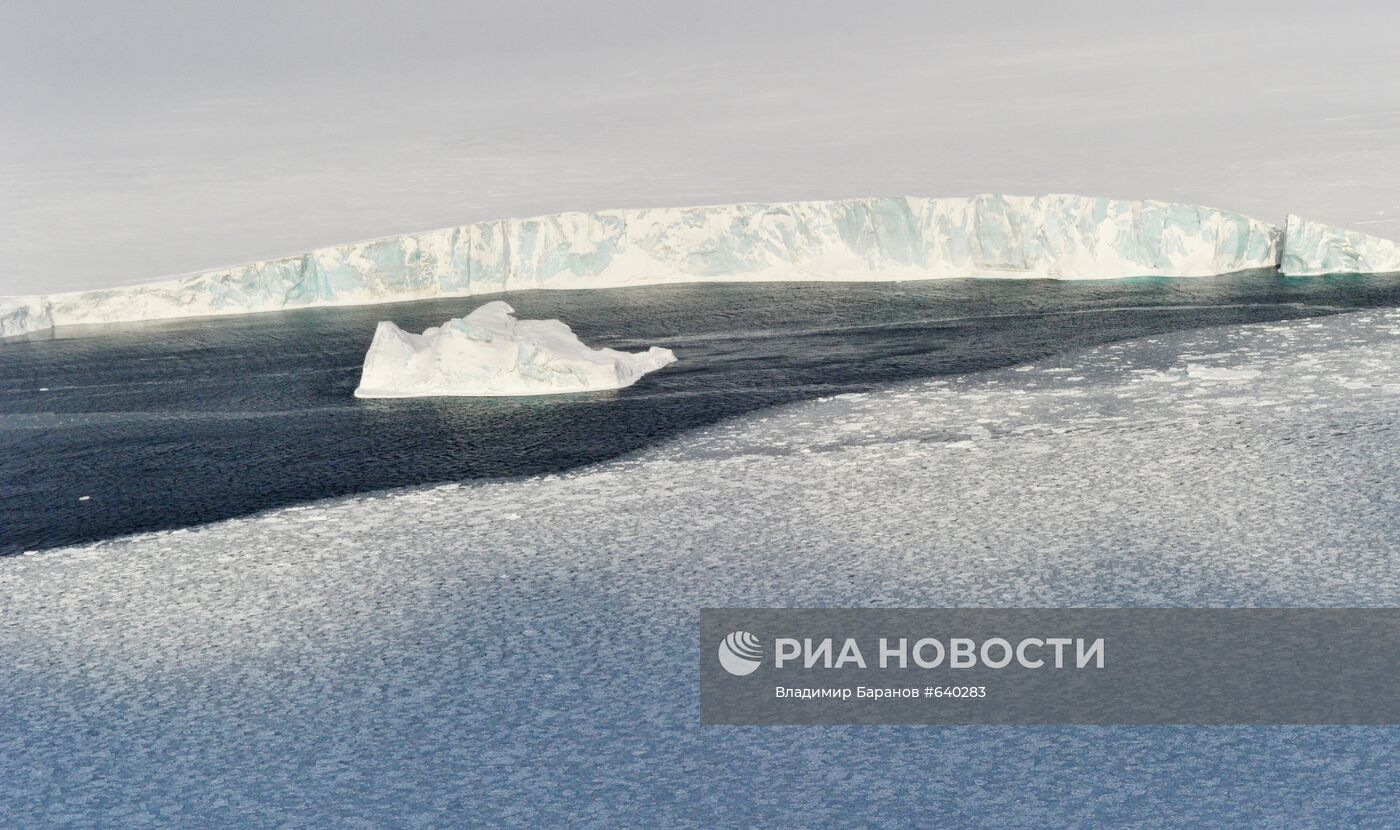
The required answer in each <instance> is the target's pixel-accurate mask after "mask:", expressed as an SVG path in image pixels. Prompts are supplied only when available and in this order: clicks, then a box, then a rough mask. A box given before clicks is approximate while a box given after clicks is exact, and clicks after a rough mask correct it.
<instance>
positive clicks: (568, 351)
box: [355, 300, 676, 398]
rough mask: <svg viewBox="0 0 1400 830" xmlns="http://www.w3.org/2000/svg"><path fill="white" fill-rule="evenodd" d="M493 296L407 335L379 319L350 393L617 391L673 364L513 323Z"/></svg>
mask: <svg viewBox="0 0 1400 830" xmlns="http://www.w3.org/2000/svg"><path fill="white" fill-rule="evenodd" d="M514 313H515V309H513V308H511V307H510V306H509V305H508V304H506V303H504V302H501V301H500V300H496V301H495V302H490V303H486V304H485V305H483V306H481V307H480V308H477V309H476V310H475V311H473V312H472V313H471V314H468V315H467V316H466V317H461V318H453V319H451V320H448V321H447V322H446V323H443V324H442V325H441V326H435V327H433V328H429V329H427V330H425V331H424V332H423V333H422V334H410V333H408V332H406V331H404V330H402V329H400V328H399V327H398V326H396V325H394V324H393V323H391V322H388V321H385V322H382V323H380V324H379V328H377V329H376V330H375V332H374V341H373V342H372V343H370V347H369V351H368V352H367V353H366V354H365V365H364V371H363V373H362V374H361V376H360V385H359V388H357V389H356V390H355V397H357V398H412V397H422V396H426V395H477V396H484V395H553V394H559V393H564V392H595V391H599V390H603V389H622V388H623V387H626V386H631V385H632V384H633V383H636V381H637V379H638V378H640V377H641V376H642V375H644V374H646V373H648V372H654V371H656V370H657V369H660V368H662V367H664V366H669V365H670V364H672V363H674V362H675V361H676V356H675V354H673V353H672V352H671V350H670V349H662V348H657V347H655V346H653V347H652V348H650V349H648V350H647V351H645V352H635V353H632V352H619V351H616V350H614V349H590V348H589V347H588V346H585V345H584V344H583V342H582V341H580V340H579V339H578V337H576V336H575V335H574V333H573V331H571V330H570V329H569V327H568V326H567V325H565V324H564V323H562V322H560V321H558V320H517V319H515V316H514Z"/></svg>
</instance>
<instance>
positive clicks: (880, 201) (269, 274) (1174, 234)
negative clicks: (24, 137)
mask: <svg viewBox="0 0 1400 830" xmlns="http://www.w3.org/2000/svg"><path fill="white" fill-rule="evenodd" d="M1279 239H1280V231H1279V229H1278V228H1277V227H1275V226H1273V225H1270V224H1267V223H1264V222H1259V221H1256V220H1253V219H1250V218H1248V217H1245V216H1241V215H1238V214H1234V213H1228V212H1225V211H1220V210H1215V209H1213V208H1208V207H1200V206H1196V205H1184V204H1172V203H1166V202H1153V201H1127V200H1120V199H1106V198H1093V197H1085V196H1071V195H1050V196H1035V197H1027V196H1003V195H982V196H975V197H971V198H945V199H929V198H921V197H881V198H871V199H847V200H840V201H823V202H789V203H783V204H738V205H721V206H713V207H696V208H664V209H652V210H614V211H600V212H596V213H561V214H556V215H553V216H545V217H540V218H535V219H507V220H501V221H494V222H481V223H477V224H472V225H463V226H459V227H455V228H445V229H442V230H435V231H427V232H424V233H414V234H405V235H403V236H396V237H387V238H384V239H376V240H371V241H368V242H356V243H352V244H348V245H337V246H334V247H330V248H322V249H319V250H316V251H312V252H311V253H307V254H302V255H299V256H292V257H284V258H281V259H274V260H267V261H263V262H254V263H250V264H247V265H240V266H236V267H232V268H222V269H218V270H213V271H206V272H203V273H199V274H193V275H189V276H184V277H178V278H175V279H170V280H165V281H162V282H155V283H149V284H145V285H136V286H128V287H122V288H113V289H106V290H97V291H84V292H77V293H67V294H53V295H49V296H47V297H32V298H25V299H21V300H12V301H9V304H8V305H0V334H4V335H11V334H21V333H24V332H26V331H35V330H39V329H43V328H48V327H50V326H55V325H70V324H78V323H107V322H119V321H128V320H147V319H158V318H168V317H187V316H203V315H222V314H245V313H250V312H259V311H273V310H277V309H284V308H300V307H306V306H318V305H355V304H368V303H378V302H387V301H393V300H409V299H419V298H424V297H451V296H466V295H471V294H485V293H491V292H497V291H504V290H510V289H527V288H591V287H604V286H619V285H633V284H643V283H663V282H691V281H705V280H715V281H720V280H899V279H930V278H939V277H1045V278H1057V279H1104V278H1114V277H1128V276H1151V275H1171V276H1209V275H1214V274H1221V273H1228V272H1232V271H1241V270H1246V269H1250V268H1272V267H1274V266H1275V265H1276V264H1277V262H1278V257H1279Z"/></svg>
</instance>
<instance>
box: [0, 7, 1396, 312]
mask: <svg viewBox="0 0 1400 830" xmlns="http://www.w3.org/2000/svg"><path fill="white" fill-rule="evenodd" d="M1145 5H1146V4H1129V3H1084V2H1078V3H1076V2H1069V3H1063V2H1062V3H1054V4H1041V3H1034V4H991V3H972V2H968V3H963V4H953V3H945V4H938V3H927V2H909V3H869V2H848V3H840V4H836V3H819V2H770V3H759V2H753V0H750V2H727V1H725V0H721V1H719V2H706V3H694V4H691V3H663V2H633V0H620V1H619V2H596V1H594V0H575V1H574V2H558V1H557V0H547V2H536V3H531V2H520V3H508V2H499V0H498V1H497V2H489V3H486V2H454V3H448V2H428V0H421V1H420V2H402V1H400V2H394V3H388V2H384V3H369V2H363V1H362V2H342V3H297V2H290V0H281V1H280V2H262V1H261V0H259V1H258V2H246V1H244V2H237V3H235V2H222V3H197V2H139V3H137V2H106V3H103V2H43V3H39V2H34V3H29V2H17V0H0V16H3V19H2V20H0V111H2V112H3V113H4V117H3V118H0V228H3V229H4V233H3V234H0V260H3V262H4V263H5V267H4V270H3V271H0V294H20V293H30V292H44V291H54V290H66V289H73V288H89V287H97V286H101V285H115V284H122V283H132V282H140V281H144V280H148V279H151V278H153V277H157V276H161V275H166V274H172V273H179V272H185V271H192V270H197V269H203V268H209V267H215V266H219V265H226V264H232V263H236V262H242V261H246V260H251V259H257V258H262V257H266V256H271V255H275V254H280V253H291V252H296V251H300V250H305V249H309V248H312V247H316V246H320V245H327V244H333V243H339V242H347V241H351V240H355V239H360V238H365V237H372V236H382V235H386V234H392V233H399V232H404V231H411V230H422V229H426V228H431V227H439V226H445V225H452V224H459V223H463V222H468V221H475V220H479V219H490V218H499V217H503V216H521V215H531V214H538V213H547V212H553V211H559V210H569V209H596V208H606V207H641V206H655V205H679V204H694V203H714V202H729V201H742V200H764V201H777V200H787V199H795V198H839V197H848V196H866V195H877V194H913V195H929V196H939V195H965V194H971V193H977V192H985V191H1001V192H1010V193H1040V192H1051V191H1069V192H1078V193H1088V194H1105V195H1112V196H1121V197H1130V198H1159V199H1171V200H1182V201H1192V202H1202V203H1206V204H1211V205H1215V206H1219V207H1224V208H1230V209H1235V210H1240V211H1243V212H1246V213H1250V214H1252V215H1255V216H1258V217H1260V218H1264V219H1272V220H1277V221H1281V220H1282V217H1283V214H1284V213H1285V212H1287V211H1292V212H1297V213H1301V214H1305V215H1308V216H1311V217H1313V218H1316V219H1319V220H1323V221H1329V222H1334V223H1338V224H1344V225H1348V226H1351V227H1355V228H1357V229H1358V230H1364V231H1367V232H1370V233H1375V234H1377V235H1382V236H1390V237H1392V238H1394V237H1400V57H1397V55H1400V51H1397V46H1396V35H1395V33H1396V32H1397V31H1400V4H1394V3H1390V2H1372V3H1358V4H1350V5H1348V4H1336V3H1333V4H1289V3H1286V2H1268V3H1263V2H1255V3H1229V4H1224V3H1171V4H1161V5H1160V6H1159V7H1156V8H1152V9H1145V8H1143V6H1145ZM1309 6H1312V8H1309Z"/></svg>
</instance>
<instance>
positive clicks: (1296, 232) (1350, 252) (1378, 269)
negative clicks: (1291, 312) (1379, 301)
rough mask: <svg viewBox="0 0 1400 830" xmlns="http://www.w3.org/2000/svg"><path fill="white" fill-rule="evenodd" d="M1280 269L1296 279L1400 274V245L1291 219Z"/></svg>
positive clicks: (1305, 220)
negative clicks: (1321, 275) (1325, 276)
mask: <svg viewBox="0 0 1400 830" xmlns="http://www.w3.org/2000/svg"><path fill="white" fill-rule="evenodd" d="M1279 269H1280V270H1281V271H1283V273H1285V274H1289V275H1294V276H1311V275H1315V274H1388V273H1391V272H1400V242H1392V241H1390V240H1389V239H1381V238H1380V237H1376V236H1370V235H1368V234H1364V233H1359V232H1357V231H1351V230H1347V229H1346V228H1335V227H1332V226H1331V225H1324V224H1322V223H1321V222H1310V221H1308V220H1307V219H1303V218H1302V217H1299V216H1292V215H1290V216H1289V217H1288V224H1287V226H1286V228H1285V231H1284V244H1283V257H1282V259H1281V260H1280V263H1279Z"/></svg>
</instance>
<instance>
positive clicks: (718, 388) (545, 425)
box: [0, 272, 1400, 554]
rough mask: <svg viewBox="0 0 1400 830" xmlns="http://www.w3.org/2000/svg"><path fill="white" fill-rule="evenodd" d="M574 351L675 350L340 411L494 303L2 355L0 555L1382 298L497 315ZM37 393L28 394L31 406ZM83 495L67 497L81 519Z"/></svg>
mask: <svg viewBox="0 0 1400 830" xmlns="http://www.w3.org/2000/svg"><path fill="white" fill-rule="evenodd" d="M503 296H504V297H505V299H507V300H509V302H510V303H511V304H512V305H514V306H515V308H516V311H517V312H518V314H519V316H521V317H522V318H559V319H562V320H564V321H565V322H567V323H569V324H570V325H572V326H573V327H574V330H575V331H576V332H578V333H579V335H580V336H581V337H582V338H583V340H584V342H586V343H589V344H590V345H594V346H613V347H616V348H624V349H640V348H645V347H646V346H651V345H659V346H666V347H668V348H671V349H674V350H675V352H676V355H677V357H678V358H679V362H678V363H676V364H675V365H673V366H671V367H669V368H667V369H664V370H662V371H661V372H658V373H656V374H653V375H650V376H648V377H646V378H643V379H642V381H640V382H639V383H638V384H637V385H636V386H633V387H631V388H629V389H625V390H622V391H620V392H606V393H593V394H586V395H573V396H552V397H538V398H490V399H486V398H434V399H410V400H378V401H362V400H356V399H355V398H353V397H352V396H351V391H352V390H353V389H354V387H355V386H356V384H357V382H358V380H359V368H360V363H361V361H362V360H363V357H364V352H365V349H366V348H367V347H368V345H369V341H370V338H371V336H372V334H373V332H374V327H375V323H376V322H377V321H379V320H383V319H392V320H394V321H395V322H396V323H398V324H399V325H401V326H403V327H404V328H406V329H413V330H422V329H423V328H426V327H427V326H430V325H437V324H440V323H442V322H443V321H444V320H446V319H447V318H448V317H454V316H461V315H462V314H464V313H465V312H467V311H468V310H470V309H472V308H474V307H475V306H476V305H478V304H480V303H482V302H485V301H486V300H487V299H494V298H481V297H474V298H467V299H450V300H425V301H420V302H412V303H399V304H394V305H381V306H369V307H357V308H326V309H306V310H299V311H289V312H280V313H275V314H260V315H250V316H243V317H225V318H210V319H190V320H177V321H165V322H153V323H142V324H123V325H119V326H104V327H80V328H72V329H66V330H60V331H58V332H56V333H54V334H53V335H46V336H39V337H31V338H28V339H22V340H18V341H12V342H6V343H4V344H0V450H3V451H0V508H3V510H2V511H0V515H3V518H2V519H0V554H6V553H16V552H20V551H25V550H35V549H41V548H47V547H54V546H57V545H67V544H74V543H82V542H90V541H93V540H99V539H105V538H111V537H113V536H117V535H121V534H127V533H133V532H138V531H148V530H157V529H163V528H174V527H183V526H187V525H192V524H197V523H201V522H209V521H214V520H218V519H225V518H229V517H232V516H238V515H243V514H247V513H252V512H255V511H259V510H264V509H267V508H271V507H276V506H279V505H286V504H291V503H295V502H301V501H308V500H312V499H320V498H326V497H330V496H341V495H346V494H351V493H359V492H364V491H368V490H376V489H381V488H387V487H398V486H404V485H415V484H426V483H432V482H442V481H454V480H462V479H471V478H487V477H505V476H523V475H530V474H536V473H542V472H549V471H559V470H564V469H568V468H570V467H575V466H578V465H581V464H588V463H592V462H596V461H601V460H604V459H607V458H611V457H614V456H617V455H621V454H623V453H628V452H632V451H634V450H637V449H639V448H641V447H643V446H646V445H647V444H649V443H651V442H654V441H657V440H658V439H661V438H664V437H667V436H671V435H674V434H676V433H678V432H681V431H683V430H686V429H691V428H694V427H697V426H703V425H706V424H710V423H713V422H715V421H718V420H720V419H722V418H727V417H731V416H734V415H738V414H741V413H744V412H747V411H750V410H754V409H757V408H760V407H766V406H772V405H775V404H782V403H788V402H792V401H796V400H800V399H804V398H811V397H816V396H819V395H830V394H834V393H840V392H852V391H863V390H867V389H870V388H873V387H875V386H878V385H881V384H886V383H890V382H892V381H901V380H908V379H913V378H918V377H926V376H931V375H939V374H951V373H962V372H972V371H978V370H983V369H992V368H998V367H1003V366H1008V365H1011V364H1015V363H1021V362H1026V361H1030V360H1035V359H1037V358H1041V357H1044V356H1046V355H1049V354H1052V353H1055V352H1059V351H1065V350H1068V349H1075V348H1080V347H1085V346H1090V345H1094V344H1098V343H1103V342H1106V341H1112V340H1120V339H1125V338H1130V337H1137V336H1142V335H1148V334H1153V333H1159V332H1163V331H1169V330H1177V329H1183V328H1191V327H1199V326H1209V325H1218V324H1224V323H1241V322H1258V321H1265V320H1279V319H1288V318H1295V317H1304V316H1316V315H1320V314H1327V313H1335V312H1338V311H1344V310H1347V309H1350V308H1360V307H1369V306H1378V305H1400V277H1334V278H1312V279H1286V278H1283V277H1279V276H1277V275H1276V274H1274V273H1272V272H1262V273H1244V274H1236V275H1231V276H1228V277H1212V278H1207V279H1140V280H1116V281H1103V282H1098V281H1096V282H1054V281H1024V280H1006V281H995V280H938V281H930V282H909V283H860V284H851V283H765V284H731V285H673V286H649V287H639V288H626V289H608V290H597V289H595V290H587V291H527V292H513V293H510V294H507V295H503ZM43 387H47V391H41V388H43ZM83 496H87V497H88V498H87V499H86V500H80V499H81V497H83Z"/></svg>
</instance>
